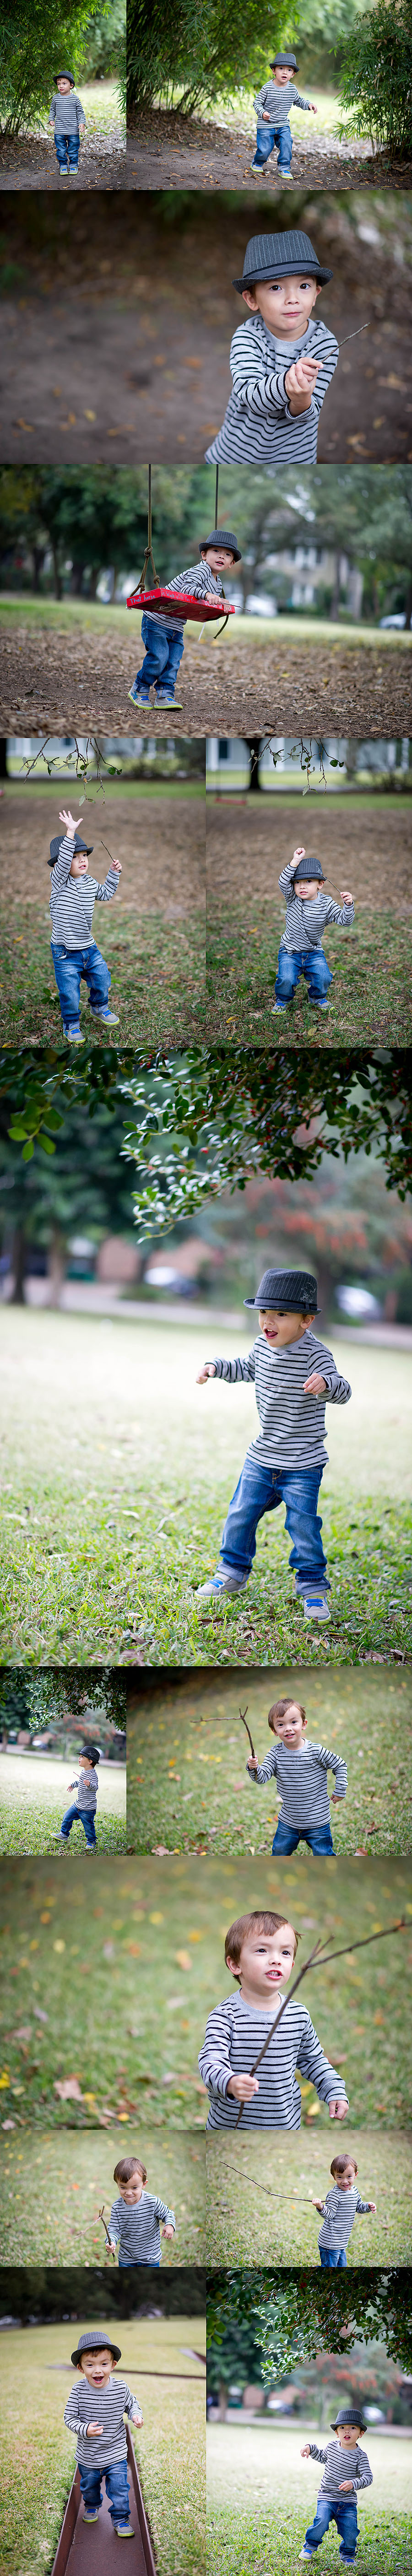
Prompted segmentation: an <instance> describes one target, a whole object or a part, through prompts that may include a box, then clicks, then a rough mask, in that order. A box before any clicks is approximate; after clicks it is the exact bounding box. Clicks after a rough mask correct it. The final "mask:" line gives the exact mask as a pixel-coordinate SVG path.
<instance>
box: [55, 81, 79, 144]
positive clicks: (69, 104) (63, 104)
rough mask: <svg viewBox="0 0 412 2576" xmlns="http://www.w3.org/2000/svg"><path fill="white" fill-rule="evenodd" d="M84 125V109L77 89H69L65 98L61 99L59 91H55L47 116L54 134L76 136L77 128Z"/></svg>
mask: <svg viewBox="0 0 412 2576" xmlns="http://www.w3.org/2000/svg"><path fill="white" fill-rule="evenodd" d="M85 124H86V118H85V113H84V107H82V102H81V98H79V96H78V91H77V89H71V90H70V92H69V95H68V96H67V97H66V98H62V97H61V94H60V90H59V89H58V90H55V92H54V97H53V98H52V103H51V108H50V116H49V125H54V131H55V134H78V132H79V127H80V126H81V125H85Z"/></svg>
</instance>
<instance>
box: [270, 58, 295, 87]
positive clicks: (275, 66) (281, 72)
mask: <svg viewBox="0 0 412 2576" xmlns="http://www.w3.org/2000/svg"><path fill="white" fill-rule="evenodd" d="M270 68H271V71H272V72H274V75H275V81H276V88H277V89H287V85H288V81H290V80H293V77H294V75H293V72H291V71H290V69H289V64H288V65H287V66H286V65H285V64H283V66H282V64H281V63H271V67H270Z"/></svg>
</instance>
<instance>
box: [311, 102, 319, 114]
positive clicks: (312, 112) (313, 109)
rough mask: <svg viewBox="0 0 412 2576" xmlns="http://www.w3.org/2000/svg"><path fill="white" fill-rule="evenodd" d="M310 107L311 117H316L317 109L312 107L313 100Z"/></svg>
mask: <svg viewBox="0 0 412 2576" xmlns="http://www.w3.org/2000/svg"><path fill="white" fill-rule="evenodd" d="M310 105H311V115H312V116H317V113H318V111H317V107H314V105H313V99H311V102H310Z"/></svg>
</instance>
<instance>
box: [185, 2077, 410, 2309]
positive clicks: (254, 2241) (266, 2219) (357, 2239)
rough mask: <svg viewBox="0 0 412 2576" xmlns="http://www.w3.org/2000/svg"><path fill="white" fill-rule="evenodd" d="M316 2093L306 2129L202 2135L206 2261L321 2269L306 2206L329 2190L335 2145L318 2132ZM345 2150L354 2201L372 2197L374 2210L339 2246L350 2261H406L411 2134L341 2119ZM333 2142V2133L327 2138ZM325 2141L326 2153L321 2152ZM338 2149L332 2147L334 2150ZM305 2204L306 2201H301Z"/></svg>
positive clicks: (315, 2226) (314, 2224) (314, 2223)
mask: <svg viewBox="0 0 412 2576" xmlns="http://www.w3.org/2000/svg"><path fill="white" fill-rule="evenodd" d="M317 2108H318V2105H317V2096H316V2095H315V2094H312V2096H311V2101H310V2103H309V2110H310V2112H311V2118H310V2131H311V2135H310V2137H309V2123H308V2127H307V2131H306V2135H304V2136H303V2137H302V2136H300V2137H293V2136H292V2137H291V2136H289V2137H288V2138H287V2139H286V2138H282V2137H279V2136H278V2137H277V2139H276V2170H275V2166H274V2155H273V2140H272V2139H271V2137H270V2136H269V2137H267V2136H266V2135H265V2133H264V2132H263V2134H262V2132H261V2133H260V2135H259V2137H252V2136H251V2135H250V2133H249V2135H248V2136H247V2137H245V2138H243V2137H242V2131H241V2130H239V2135H238V2137H234V2136H233V2135H231V2136H228V2137H227V2138H225V2140H224V2142H223V2141H222V2139H221V2138H220V2137H218V2136H217V2135H216V2134H213V2133H211V2132H209V2136H208V2138H207V2141H206V2148H207V2153H206V2261H207V2262H208V2263H210V2264H211V2265H212V2266H213V2265H214V2264H218V2265H223V2264H225V2263H228V2264H230V2267H231V2269H232V2267H233V2265H234V2264H236V2265H239V2264H243V2263H245V2264H247V2265H248V2267H249V2266H250V2265H253V2264H254V2263H256V2264H261V2263H268V2264H272V2263H278V2264H283V2265H285V2266H288V2265H289V2264H291V2263H293V2264H295V2263H298V2264H300V2263H303V2264H306V2263H310V2264H313V2266H314V2268H315V2269H316V2270H320V2255H319V2246H318V2236H319V2230H320V2228H321V2226H322V2220H321V2218H320V2217H319V2214H318V2211H317V2210H316V2209H311V2207H310V2199H311V2194H312V2193H313V2194H314V2195H315V2196H316V2198H317V2199H318V2200H320V2199H324V2197H325V2192H326V2191H328V2190H329V2191H330V2190H331V2189H332V2177H331V2175H330V2171H329V2167H330V2161H331V2155H332V2154H333V2153H334V2147H333V2145H332V2143H331V2141H330V2140H329V2138H324V2137H321V2136H320V2134H319V2125H318V2120H317V2118H316V2120H315V2118H314V2113H315V2111H316V2110H317ZM342 2143H343V2144H344V2148H345V2152H346V2151H347V2153H348V2154H349V2155H354V2157H355V2160H356V2163H357V2166H358V2191H359V2192H360V2197H361V2200H376V2204H377V2216H376V2218H372V2217H371V2218H355V2220H354V2225H353V2228H352V2235H351V2237H350V2240H349V2245H348V2248H347V2262H348V2266H350V2268H351V2269H353V2268H355V2269H357V2267H358V2266H359V2264H367V2265H368V2266H369V2264H371V2265H372V2266H373V2267H374V2268H375V2267H376V2266H378V2267H380V2269H381V2270H382V2269H383V2270H385V2269H386V2266H387V2265H388V2264H389V2263H391V2264H392V2263H398V2264H402V2263H405V2264H409V2263H410V2261H411V2253H412V2141H411V2138H408V2137H405V2135H404V2133H403V2132H402V2131H400V2130H399V2131H398V2134H397V2136H396V2137H394V2135H393V2132H390V2134H389V2135H386V2136H385V2134H384V2132H383V2131H382V2130H376V2129H370V2130H369V2131H368V2130H362V2129H357V2130H356V2132H354V2131H353V2130H352V2127H351V2123H350V2121H345V2137H344V2141H342ZM335 2146H336V2142H335ZM329 2149H330V2152H329ZM338 2153H339V2150H338ZM305 2203H306V2206H305Z"/></svg>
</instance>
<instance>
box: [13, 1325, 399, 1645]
mask: <svg viewBox="0 0 412 2576" xmlns="http://www.w3.org/2000/svg"><path fill="white" fill-rule="evenodd" d="M249 1339H250V1335H249V1336H246V1335H245V1336H244V1337H242V1326H240V1330H239V1333H238V1332H237V1331H236V1330H235V1331H234V1332H233V1333H231V1334H229V1333H228V1331H227V1329H226V1328H223V1329H222V1327H221V1325H220V1324H218V1325H216V1323H215V1322H214V1320H213V1310H212V1311H211V1314H210V1320H209V1321H208V1322H207V1324H206V1325H205V1326H203V1325H202V1326H199V1324H198V1323H196V1322H191V1320H190V1315H187V1316H185V1319H184V1321H183V1322H181V1321H180V1319H179V1320H178V1321H176V1323H175V1322H173V1323H170V1324H168V1323H166V1322H165V1321H164V1320H163V1318H162V1319H160V1317H159V1320H157V1318H156V1320H153V1321H152V1319H151V1317H150V1313H149V1312H148V1320H147V1323H146V1320H145V1321H144V1322H143V1321H142V1322H141V1323H140V1322H139V1323H137V1321H134V1322H133V1321H132V1320H131V1318H130V1319H129V1321H126V1319H125V1322H124V1323H123V1321H121V1320H120V1318H119V1319H118V1318H109V1317H103V1316H102V1317H101V1318H99V1320H98V1321H97V1319H96V1316H95V1315H89V1316H79V1315H75V1314H64V1313H58V1312H52V1311H50V1310H46V1309H43V1310H39V1309H37V1311H36V1310H35V1309H33V1308H29V1307H25V1308H24V1307H23V1308H17V1307H8V1308H7V1309H4V1313H3V1316H2V1349H1V1357H0V1398H1V1405H2V1433H3V1445H2V1473H3V1494H2V1504H1V1522H0V1550H1V1553H0V1604H1V1607H0V1620H1V1627H0V1647H1V1650H2V1653H3V1659H4V1660H5V1661H6V1662H10V1663H12V1664H14V1663H17V1664H21V1663H22V1662H24V1663H29V1664H31V1663H34V1664H37V1663H41V1662H42V1661H44V1660H45V1659H46V1661H47V1660H51V1661H54V1662H57V1663H66V1662H68V1663H72V1662H79V1663H82V1662H83V1661H84V1662H86V1663H89V1662H90V1661H92V1662H95V1661H98V1662H99V1661H100V1660H102V1661H103V1662H104V1663H107V1662H112V1663H116V1662H117V1661H119V1659H120V1660H122V1658H123V1657H124V1654H126V1655H127V1656H128V1657H129V1659H130V1658H131V1659H133V1652H134V1646H135V1642H136V1641H138V1642H139V1643H140V1644H141V1646H142V1649H143V1650H144V1652H145V1655H146V1657H147V1659H148V1660H152V1661H153V1662H155V1663H156V1664H159V1663H172V1664H173V1663H176V1664H179V1665H180V1664H182V1663H184V1664H190V1663H195V1664H196V1663H200V1664H202V1665H205V1664H207V1663H210V1664H217V1663H218V1664H221V1663H223V1662H229V1663H236V1664H249V1663H251V1664H253V1665H256V1664H257V1663H261V1664H263V1665H265V1664H267V1663H270V1664H271V1665H272V1663H273V1660H274V1656H275V1657H276V1659H277V1660H278V1661H279V1662H282V1663H285V1664H291V1663H295V1662H296V1661H298V1662H300V1661H304V1663H305V1665H308V1666H309V1665H310V1664H316V1665H318V1664H319V1663H329V1662H330V1661H332V1662H337V1663H339V1664H341V1663H342V1662H349V1663H354V1662H355V1663H356V1662H357V1660H358V1658H359V1656H362V1655H363V1654H365V1653H367V1654H369V1653H372V1654H374V1653H376V1654H378V1655H379V1654H381V1653H383V1654H384V1655H386V1654H389V1656H391V1655H392V1654H393V1651H394V1650H396V1651H398V1652H399V1653H400V1654H404V1653H405V1652H407V1650H408V1646H409V1644H410V1641H411V1637H412V1620H411V1572H412V1566H411V1531H412V1521H411V1511H410V1501H409V1490H410V1474H409V1462H410V1429H411V1426H410V1410H411V1399H410V1394H409V1388H410V1386H411V1372H410V1367H409V1364H408V1360H407V1359H406V1358H405V1353H404V1352H403V1351H398V1350H394V1349H387V1348H382V1349H381V1348H377V1349H375V1348H374V1347H373V1346H371V1345H367V1344H358V1345H357V1344H356V1342H355V1341H353V1342H351V1341H350V1340H349V1339H348V1340H345V1336H344V1335H343V1336H342V1337H341V1334H340V1331H338V1330H337V1331H336V1333H334V1336H333V1347H334V1351H335V1355H336V1358H337V1362H338V1366H340V1367H342V1369H343V1371H344V1373H345V1374H346V1375H348V1374H350V1379H351V1384H352V1389H353V1393H352V1400H351V1403H350V1404H348V1405H347V1406H345V1407H344V1408H342V1409H341V1408H339V1410H338V1409H337V1408H333V1407H332V1406H331V1405H329V1406H328V1418H327V1441H328V1451H329V1459H330V1464H329V1467H328V1468H327V1470H326V1476H325V1483H324V1486H323V1488H322V1501H321V1509H322V1520H323V1533H324V1539H325V1542H326V1551H327V1555H328V1561H329V1568H330V1577H331V1585H332V1591H331V1617H330V1622H329V1624H328V1628H327V1629H325V1628H321V1629H320V1630H319V1631H316V1630H315V1631H313V1629H312V1628H310V1627H308V1626H305V1625H304V1622H303V1617H302V1612H301V1610H300V1609H299V1608H298V1604H297V1601H296V1599H295V1594H294V1588H293V1582H292V1580H291V1576H290V1574H289V1567H288V1555H289V1546H288V1541H287V1540H286V1538H285V1531H284V1526H283V1511H281V1510H280V1511H279V1512H277V1513H273V1515H272V1517H271V1526H270V1528H269V1526H268V1521H267V1518H266V1520H264V1521H263V1522H262V1523H261V1525H260V1533H259V1537H258V1548H257V1557H256V1560H255V1568H254V1570H253V1571H252V1574H251V1577H250V1581H249V1585H248V1590H247V1594H246V1596H240V1599H239V1600H238V1599H237V1598H236V1597H235V1598H234V1599H233V1600H231V1601H230V1603H226V1604H225V1607H224V1608H221V1607H220V1605H218V1606H217V1607H216V1606H215V1604H214V1603H212V1604H210V1603H208V1602H207V1603H202V1604H199V1605H198V1604H197V1599H196V1586H197V1585H198V1584H199V1583H202V1582H203V1580H204V1578H205V1576H206V1575H208V1574H209V1573H211V1572H213V1568H214V1565H215V1563H216V1556H217V1551H218V1547H219V1544H220V1537H221V1530H222V1523H223V1520H224V1516H225V1512H226V1509H227V1504H228V1500H229V1495H230V1494H231V1493H232V1492H233V1487H234V1485H235V1483H236V1481H237V1478H238V1475H239V1471H240V1467H241V1463H242V1459H243V1457H244V1454H245V1450H246V1448H247V1445H248V1441H249V1440H250V1438H251V1437H253V1436H254V1434H255V1427H256V1410H255V1403H254V1396H253V1389H252V1388H251V1387H248V1386H247V1385H246V1384H245V1385H239V1386H236V1388H235V1389H234V1388H233V1387H231V1386H229V1387H228V1386H225V1385H222V1384H221V1383H220V1381H218V1380H216V1381H215V1382H213V1381H212V1380H211V1379H209V1381H208V1383H207V1385H206V1386H202V1387H198V1386H197V1385H196V1375H197V1370H198V1369H199V1367H200V1365H201V1362H202V1360H203V1358H204V1356H205V1353H206V1355H207V1354H208V1353H209V1355H210V1354H212V1355H213V1352H214V1350H216V1349H217V1350H218V1351H220V1352H222V1353H224V1352H225V1351H227V1352H232V1353H233V1351H237V1350H239V1349H240V1350H241V1349H242V1348H243V1349H244V1350H245V1351H246V1350H247V1348H248V1340H249ZM68 1387H69V1388H70V1403H69V1404H67V1388H68Z"/></svg>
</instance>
